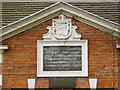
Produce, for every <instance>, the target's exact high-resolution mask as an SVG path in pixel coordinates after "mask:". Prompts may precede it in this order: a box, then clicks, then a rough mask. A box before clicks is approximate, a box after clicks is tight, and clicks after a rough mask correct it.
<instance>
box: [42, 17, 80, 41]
mask: <svg viewBox="0 0 120 90" xmlns="http://www.w3.org/2000/svg"><path fill="white" fill-rule="evenodd" d="M47 29H48V30H49V31H48V33H47V34H44V35H43V38H44V39H45V40H66V39H80V38H81V35H80V34H78V33H77V32H76V30H75V29H77V26H72V20H71V19H66V17H65V16H64V15H60V16H59V19H53V20H52V26H48V27H47Z"/></svg>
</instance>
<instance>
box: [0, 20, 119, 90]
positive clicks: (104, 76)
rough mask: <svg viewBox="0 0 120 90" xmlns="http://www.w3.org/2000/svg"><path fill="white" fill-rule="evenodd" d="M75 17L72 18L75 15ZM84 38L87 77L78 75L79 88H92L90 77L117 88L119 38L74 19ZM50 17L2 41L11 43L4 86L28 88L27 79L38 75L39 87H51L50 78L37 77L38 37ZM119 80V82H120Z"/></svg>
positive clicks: (4, 66) (3, 68) (48, 22)
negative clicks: (86, 43)
mask: <svg viewBox="0 0 120 90" xmlns="http://www.w3.org/2000/svg"><path fill="white" fill-rule="evenodd" d="M72 19H73V18H72ZM72 22H73V25H76V26H77V27H78V28H77V32H78V33H80V34H82V40H88V55H89V56H88V60H89V61H88V62H89V63H88V67H89V77H88V78H76V88H89V81H88V80H89V78H97V79H98V88H118V77H119V76H118V60H119V55H118V49H116V46H115V44H116V43H120V38H117V37H115V36H112V35H110V34H108V33H104V32H103V31H101V30H98V29H97V28H94V27H92V26H89V25H87V24H84V23H82V22H79V21H77V20H75V19H73V20H72ZM51 25H52V20H48V21H46V22H44V23H42V24H40V25H37V26H35V27H33V28H30V29H28V30H26V31H24V32H22V33H20V34H17V35H15V36H13V37H11V38H9V39H7V40H4V41H3V45H9V49H8V50H6V51H5V52H4V54H3V55H4V57H3V58H4V59H3V67H2V71H3V72H2V74H3V88H27V87H28V86H27V79H28V78H35V79H36V88H49V78H37V77H36V76H37V75H36V74H37V40H42V35H43V34H46V33H47V32H48V31H47V29H46V28H47V26H51ZM119 83H120V82H119Z"/></svg>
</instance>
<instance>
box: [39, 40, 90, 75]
mask: <svg viewBox="0 0 120 90" xmlns="http://www.w3.org/2000/svg"><path fill="white" fill-rule="evenodd" d="M44 46H81V47H82V70H81V71H43V47H44ZM37 77H88V41H87V40H74V41H73V40H69V41H65V40H59V41H52V40H51V41H46V40H38V41H37Z"/></svg>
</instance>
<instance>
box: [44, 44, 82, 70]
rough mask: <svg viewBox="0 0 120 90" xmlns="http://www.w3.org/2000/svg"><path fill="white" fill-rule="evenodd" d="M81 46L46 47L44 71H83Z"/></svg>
mask: <svg viewBox="0 0 120 90" xmlns="http://www.w3.org/2000/svg"><path fill="white" fill-rule="evenodd" d="M81 70H82V47H81V46H44V47H43V71H81Z"/></svg>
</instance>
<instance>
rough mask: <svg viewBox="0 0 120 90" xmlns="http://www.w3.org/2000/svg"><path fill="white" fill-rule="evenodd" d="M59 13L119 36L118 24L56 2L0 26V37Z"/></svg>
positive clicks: (8, 35) (5, 37) (16, 32)
mask: <svg viewBox="0 0 120 90" xmlns="http://www.w3.org/2000/svg"><path fill="white" fill-rule="evenodd" d="M60 14H64V15H66V16H69V17H73V18H75V19H76V20H79V21H81V22H84V23H86V24H88V25H91V26H93V27H95V28H98V29H100V30H102V31H104V32H107V33H110V34H112V35H114V36H117V37H119V38H120V30H119V29H120V24H118V23H115V22H112V21H109V20H106V19H104V18H102V17H99V16H98V15H95V14H93V13H90V12H88V11H86V10H83V9H80V8H77V7H75V6H72V5H71V4H68V3H65V2H58V3H55V4H53V5H51V6H49V7H46V8H45V9H43V10H40V11H38V12H36V13H34V14H31V15H29V16H27V17H24V18H22V19H20V20H18V21H15V22H13V23H11V24H8V25H7V26H3V27H2V28H0V31H1V32H2V33H1V34H0V37H1V38H2V39H1V40H5V39H7V38H9V37H12V36H14V35H16V34H18V33H20V32H23V31H25V30H27V29H29V28H31V27H33V26H35V25H38V24H40V23H43V22H45V21H47V20H49V19H52V18H54V17H56V16H59V15H60Z"/></svg>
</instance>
